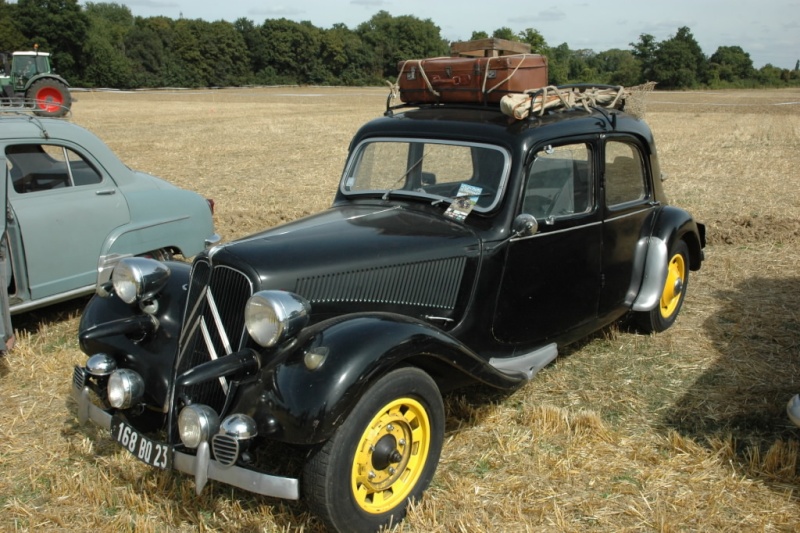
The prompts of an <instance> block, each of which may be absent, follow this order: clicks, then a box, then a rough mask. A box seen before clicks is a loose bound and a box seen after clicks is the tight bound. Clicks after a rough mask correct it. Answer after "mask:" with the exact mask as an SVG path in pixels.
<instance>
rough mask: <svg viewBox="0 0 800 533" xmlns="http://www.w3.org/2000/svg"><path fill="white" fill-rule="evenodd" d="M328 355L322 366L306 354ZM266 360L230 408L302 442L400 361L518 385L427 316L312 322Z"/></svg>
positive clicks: (323, 433)
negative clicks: (430, 322) (425, 319)
mask: <svg viewBox="0 0 800 533" xmlns="http://www.w3.org/2000/svg"><path fill="white" fill-rule="evenodd" d="M309 354H314V355H318V356H321V357H323V361H322V363H321V364H320V365H319V367H317V368H316V369H314V370H311V369H309V367H308V366H307V365H306V363H305V362H304V359H305V358H306V357H307V356H309V357H310V355H309ZM270 359H271V360H272V361H274V363H273V364H270V362H269V361H266V362H265V363H264V368H263V370H262V373H261V376H260V379H258V380H256V381H255V382H251V383H246V384H245V383H243V384H242V387H241V388H240V389H239V394H238V395H237V398H236V400H234V402H233V404H232V405H231V408H230V409H228V410H227V411H228V412H229V413H245V414H249V415H251V416H253V417H254V418H256V420H257V421H258V423H259V427H260V428H272V434H271V435H270V436H271V437H272V438H275V439H278V440H282V441H285V442H291V443H294V444H314V443H318V442H322V441H324V440H326V439H328V438H329V437H330V436H331V435H332V434H333V432H334V431H335V430H336V428H337V427H338V426H339V425H341V424H342V423H343V422H344V420H345V418H346V417H347V416H348V414H349V413H350V411H351V410H352V409H353V408H354V407H355V405H356V403H357V402H358V401H359V399H360V398H361V396H362V395H363V394H364V392H365V391H366V389H367V387H369V386H370V384H372V383H374V382H375V381H376V380H377V379H378V378H380V377H381V376H383V375H385V374H386V373H387V372H389V370H391V369H393V368H396V367H398V366H403V365H409V366H416V367H419V368H421V369H423V370H425V371H426V372H428V373H429V374H430V375H431V376H432V377H433V378H434V380H436V381H437V383H438V384H439V386H440V388H442V387H447V386H448V384H451V383H453V382H455V381H461V382H463V381H464V380H465V378H466V380H477V381H481V382H484V383H486V384H488V385H490V386H494V387H498V388H505V389H508V388H513V387H516V386H517V385H519V384H520V383H522V380H523V378H521V377H510V376H507V375H504V374H501V373H500V372H498V371H496V370H495V369H493V368H492V367H490V366H489V365H488V363H487V361H485V360H484V359H482V358H480V357H479V356H478V355H476V354H475V353H473V352H472V351H470V350H469V349H468V348H467V347H466V346H464V345H463V344H461V343H459V342H458V341H457V340H456V339H454V338H453V337H450V336H449V335H447V334H445V333H443V332H441V331H439V330H438V329H436V328H434V327H432V326H430V325H428V324H426V323H424V322H419V321H415V320H413V319H410V318H408V317H404V316H400V315H393V314H388V313H386V314H358V315H348V316H346V317H343V318H337V319H331V320H328V321H325V322H321V323H319V324H316V325H314V326H311V327H309V328H306V330H304V331H303V332H302V333H301V334H300V335H299V337H298V339H297V341H296V342H295V343H293V344H292V345H291V346H290V347H289V348H287V349H284V350H283V351H282V352H279V353H278V354H276V355H273V356H271V357H270Z"/></svg>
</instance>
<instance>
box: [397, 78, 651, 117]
mask: <svg viewBox="0 0 800 533" xmlns="http://www.w3.org/2000/svg"><path fill="white" fill-rule="evenodd" d="M655 85H656V83H655V82H647V83H645V84H642V85H637V86H634V87H627V88H626V87H623V86H622V85H607V84H602V83H600V84H598V83H573V84H566V85H550V86H547V87H539V88H534V89H529V90H527V91H524V92H519V93H509V94H506V95H505V96H503V98H502V99H501V100H500V102H499V103H489V102H483V103H473V104H469V103H463V102H459V103H453V102H449V103H448V102H403V103H401V104H397V105H392V102H393V101H394V100H396V99H399V92H398V86H397V85H395V84H392V83H389V87H390V92H389V96H388V97H387V99H386V112H385V113H384V114H385V115H386V116H392V115H393V114H394V112H395V111H396V110H400V109H407V108H422V107H426V108H429V107H447V108H455V107H459V108H471V109H494V110H498V111H500V112H502V113H503V114H505V115H507V116H509V117H512V118H514V119H516V120H525V119H527V118H529V117H541V116H543V115H545V114H547V113H550V112H551V111H559V110H562V111H563V110H570V109H583V110H585V111H587V112H591V110H593V109H597V110H601V111H606V110H608V109H617V110H620V111H622V110H625V111H626V113H628V114H630V115H633V116H635V117H637V118H643V117H644V95H645V94H646V93H648V92H650V91H652V90H653V88H654V87H655ZM631 104H634V105H631Z"/></svg>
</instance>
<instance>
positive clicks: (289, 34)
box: [0, 0, 800, 89]
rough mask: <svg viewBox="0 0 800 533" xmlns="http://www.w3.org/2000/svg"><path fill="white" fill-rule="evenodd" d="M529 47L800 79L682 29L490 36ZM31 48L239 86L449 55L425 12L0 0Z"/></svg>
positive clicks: (366, 71) (4, 24) (593, 59)
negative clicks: (349, 22) (602, 35)
mask: <svg viewBox="0 0 800 533" xmlns="http://www.w3.org/2000/svg"><path fill="white" fill-rule="evenodd" d="M487 37H497V38H502V39H509V40H513V41H519V42H525V43H528V44H530V45H531V48H532V51H533V52H534V53H540V54H543V55H546V56H547V58H548V63H549V72H550V83H551V84H555V85H560V84H567V83H608V84H614V85H626V86H633V85H638V84H640V83H643V82H645V81H656V82H658V88H659V89H687V88H703V87H707V88H725V87H782V86H790V85H791V86H797V85H800V60H799V61H798V62H797V64H795V68H794V69H781V68H778V67H775V66H772V65H770V64H768V65H765V66H764V67H762V68H760V69H756V68H755V67H754V66H753V62H752V60H751V59H750V55H749V54H748V53H747V52H745V51H744V50H743V49H742V48H741V47H739V46H720V47H719V48H717V50H716V51H715V52H714V53H713V54H712V55H711V56H708V57H707V56H706V55H704V54H703V51H702V50H701V48H700V45H699V44H698V43H697V41H696V39H695V38H694V36H693V35H692V33H691V30H690V29H689V28H687V27H681V28H678V29H677V31H676V33H675V35H673V36H671V37H669V38H668V39H665V40H663V41H657V40H656V39H655V37H653V36H652V35H649V34H642V35H640V37H639V40H638V41H636V42H633V43H630V44H629V46H630V48H628V49H611V50H606V51H601V52H595V51H594V50H588V49H577V50H573V49H571V48H570V47H569V46H568V44H567V43H563V44H560V45H558V46H550V45H548V44H547V42H546V41H545V39H544V38H543V37H542V35H541V34H540V33H539V32H538V31H537V30H535V29H533V28H528V29H526V30H524V31H522V32H519V33H516V32H514V31H512V30H511V29H510V28H507V27H503V28H499V29H497V30H495V31H494V32H492V34H491V35H490V34H488V33H487V32H484V31H475V32H473V34H472V35H471V36H470V39H481V38H487ZM34 44H38V45H39V49H40V50H42V51H49V52H51V54H52V62H53V64H54V65H55V66H56V67H57V69H58V72H59V73H60V74H61V75H63V76H64V77H65V78H66V79H67V80H68V81H69V82H70V84H71V85H73V86H81V87H110V88H118V89H131V88H152V87H218V86H244V85H276V84H277V85H283V84H292V85H294V84H300V85H350V86H359V85H377V84H383V83H384V82H385V80H394V79H395V78H396V76H397V73H398V69H397V64H398V62H399V61H401V60H404V59H419V58H424V57H438V56H443V55H448V52H449V42H447V41H446V40H445V39H443V38H442V37H441V33H440V29H439V27H438V26H436V25H435V24H434V23H433V22H432V21H431V20H430V19H420V18H417V17H415V16H410V15H403V16H392V15H391V14H389V13H388V12H386V11H379V12H378V13H376V14H375V15H374V16H372V18H370V19H369V20H368V21H366V22H363V23H361V24H359V25H358V26H357V27H356V28H355V29H350V28H348V27H347V26H345V25H344V24H335V25H333V26H332V27H331V28H328V29H323V28H317V27H316V26H314V25H313V24H311V23H310V22H307V21H306V22H295V21H291V20H288V19H285V18H281V19H267V20H265V21H264V22H263V23H261V24H257V23H256V22H254V21H252V20H249V19H247V18H240V19H238V20H236V21H235V22H233V23H231V22H227V21H223V20H219V21H215V22H208V21H205V20H200V19H184V18H179V19H178V20H173V19H170V18H168V17H134V16H133V14H132V13H131V10H130V9H129V8H128V7H127V6H124V5H121V4H117V3H113V2H98V3H94V2H88V3H86V5H85V6H81V5H79V4H78V1H77V0H18V2H17V3H16V4H10V3H7V2H6V0H0V51H13V50H28V49H31V48H32V47H33V45H34Z"/></svg>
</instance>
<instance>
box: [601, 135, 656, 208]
mask: <svg viewBox="0 0 800 533" xmlns="http://www.w3.org/2000/svg"><path fill="white" fill-rule="evenodd" d="M644 178H645V172H644V164H643V161H642V156H641V154H640V153H639V150H638V149H637V148H636V147H635V146H634V145H632V144H629V143H625V142H619V141H609V142H608V143H606V156H605V188H606V205H607V206H615V205H619V204H624V203H627V202H635V201H637V200H643V199H645V198H646V197H647V188H646V186H645V179H644Z"/></svg>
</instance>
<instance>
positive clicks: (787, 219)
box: [0, 88, 800, 533]
mask: <svg viewBox="0 0 800 533" xmlns="http://www.w3.org/2000/svg"><path fill="white" fill-rule="evenodd" d="M385 97H386V91H385V90H383V89H329V88H274V89H249V90H219V91H174V92H151V93H128V94H125V93H99V92H98V93H81V94H78V95H77V100H78V101H77V103H76V104H75V105H74V108H73V117H72V120H73V121H74V122H76V123H79V124H81V125H83V126H86V127H88V128H90V129H92V130H93V131H94V132H96V133H97V134H98V135H99V136H100V137H102V138H103V139H104V140H105V141H106V142H107V143H108V144H109V145H110V146H111V147H112V148H113V149H114V150H115V151H116V152H117V153H118V154H119V155H120V156H121V158H122V159H123V160H124V161H126V162H127V163H128V164H129V165H130V166H132V167H134V168H138V169H141V170H145V171H148V172H151V173H153V174H156V175H159V176H162V177H164V178H166V179H168V180H169V181H171V182H173V183H175V184H177V185H179V186H181V187H185V188H188V189H193V190H196V191H198V192H200V193H201V194H203V195H205V196H208V197H213V198H214V199H215V200H216V205H217V215H216V223H217V228H218V231H219V233H220V234H221V235H223V236H224V237H225V239H233V238H236V237H240V236H243V235H246V234H248V233H250V232H253V231H255V230H258V229H261V228H264V227H267V226H271V225H275V224H278V223H281V222H283V221H287V220H291V219H294V218H297V217H299V216H302V215H305V214H308V213H312V212H315V211H318V210H321V209H324V208H325V207H326V206H327V205H328V204H329V202H330V201H331V199H332V197H333V192H334V189H335V187H336V183H337V181H338V177H339V173H340V169H341V167H342V164H343V162H344V158H345V154H346V150H347V145H348V142H349V139H350V137H351V135H352V134H353V133H354V131H355V130H356V129H357V128H358V126H359V125H360V124H361V123H363V122H364V121H366V120H368V119H370V118H373V117H376V116H378V115H380V114H381V113H382V112H383V109H384V104H385ZM647 120H648V122H649V123H650V124H651V126H652V128H653V130H654V132H655V135H656V140H657V142H658V145H659V151H660V156H661V161H662V168H663V170H664V172H665V173H666V174H667V175H668V176H669V179H668V180H667V182H666V183H665V187H666V190H667V192H668V194H669V195H670V197H671V200H672V202H673V203H675V204H677V205H680V206H682V207H685V208H687V209H689V210H690V211H691V212H692V213H693V214H694V215H695V217H696V218H697V219H699V220H701V221H704V222H705V223H706V224H707V225H708V239H709V245H708V247H707V248H706V262H705V264H704V267H703V270H701V271H700V272H699V273H693V276H692V278H691V282H690V284H689V291H688V296H687V299H686V302H685V305H684V308H683V311H682V314H681V316H680V317H679V319H678V321H677V323H676V324H675V326H674V327H673V328H672V329H670V330H669V331H667V332H665V333H663V334H659V335H655V336H643V335H639V334H637V333H635V332H632V331H629V330H628V329H626V328H625V327H623V326H615V327H611V328H608V329H606V330H605V331H603V332H602V333H601V334H598V335H596V336H594V337H593V338H590V339H587V340H586V341H584V342H581V343H580V344H578V345H575V346H573V347H571V349H570V350H568V351H567V352H566V353H563V354H562V357H560V358H559V359H558V360H557V361H556V362H555V363H553V364H552V365H550V366H549V367H547V368H546V369H545V370H543V371H542V372H541V373H540V374H539V375H538V376H537V377H536V379H535V380H533V381H532V382H531V383H529V384H527V385H526V386H524V387H523V388H521V389H519V390H518V391H516V392H514V393H513V394H506V395H498V394H496V393H493V392H492V391H489V390H484V389H469V390H463V391H459V392H457V393H455V394H453V395H450V396H448V397H447V399H446V406H447V409H448V411H447V412H448V423H447V432H446V436H445V446H444V451H443V455H442V458H441V463H440V465H439V469H438V471H437V474H436V477H435V478H434V480H433V484H432V486H431V487H430V489H429V490H428V491H427V493H426V496H425V498H424V499H423V500H422V501H421V502H418V503H417V504H416V505H415V506H414V507H413V508H412V509H411V510H410V513H409V516H408V519H407V520H406V522H404V523H403V524H402V525H401V526H399V527H398V528H397V530H398V531H409V532H425V533H433V532H473V531H501V532H517V531H570V532H572V531H574V532H578V531H601V532H604V531H615V532H616V531H661V532H673V531H736V532H739V531H765V532H771V531H797V530H800V475H799V474H798V457H799V454H800V429H796V428H794V427H793V426H791V425H790V423H789V422H788V420H787V418H786V416H785V412H784V407H785V404H786V402H787V400H788V399H789V398H790V397H791V396H792V395H793V394H795V393H796V392H800V358H799V357H798V356H799V355H800V354H799V351H800V311H798V300H800V274H798V271H797V266H798V263H799V262H800V261H798V260H799V259H800V250H799V248H800V217H799V216H798V210H800V180H798V171H799V170H800V90H775V91H731V92H685V93H662V92H655V93H652V94H650V95H649V97H648V101H647ZM84 303H85V300H84V301H77V302H71V303H67V304H64V305H60V306H56V307H53V308H50V309H46V310H41V311H36V312H32V313H28V314H25V315H21V316H17V317H15V326H16V328H17V331H18V336H19V342H18V346H17V348H16V350H15V351H14V352H13V353H11V354H9V355H8V356H6V357H5V358H0V530H2V531H103V532H105V531H107V532H112V531H114V532H116V531H137V532H139V531H142V532H148V531H154V532H155V531H246V532H250V531H252V532H255V531H266V532H272V531H305V532H316V531H320V526H319V524H318V523H317V522H316V521H315V520H314V518H313V517H312V516H311V515H309V514H308V513H307V512H306V510H305V508H304V506H303V504H302V503H293V502H285V501H280V500H275V499H270V498H263V497H254V496H252V495H251V494H249V493H247V492H244V491H239V490H233V489H231V488H230V487H227V486H225V485H222V484H218V483H214V482H212V483H210V485H209V487H207V488H206V490H205V491H204V492H203V494H202V495H201V496H199V497H197V496H195V495H194V482H193V480H192V479H190V478H189V477H188V476H184V475H180V474H174V475H172V474H168V473H163V472H157V471H154V470H152V469H150V468H149V467H147V466H145V465H143V464H141V463H139V462H137V461H136V459H134V458H133V457H132V456H130V455H128V454H127V453H126V452H124V451H122V449H121V448H118V447H117V446H116V445H114V444H113V443H112V442H111V440H110V438H109V436H108V435H107V433H106V432H104V431H102V430H98V429H97V428H95V427H91V426H86V427H80V426H79V425H78V423H77V419H76V413H75V404H74V403H73V402H72V401H71V400H70V399H69V391H70V386H71V385H70V378H71V373H72V366H73V365H74V364H76V363H83V361H84V360H85V357H84V356H83V355H82V354H81V352H80V350H79V349H78V345H77V340H76V335H75V333H76V329H77V324H78V317H79V316H80V312H81V307H82V305H83V304H84Z"/></svg>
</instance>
